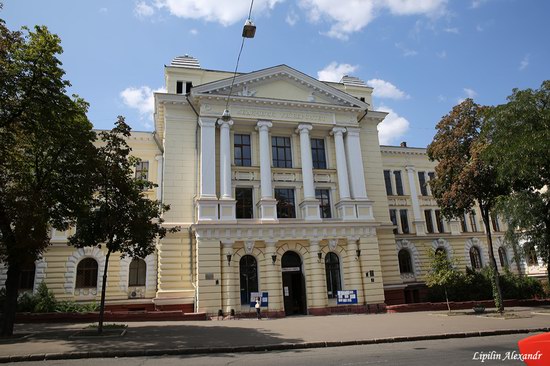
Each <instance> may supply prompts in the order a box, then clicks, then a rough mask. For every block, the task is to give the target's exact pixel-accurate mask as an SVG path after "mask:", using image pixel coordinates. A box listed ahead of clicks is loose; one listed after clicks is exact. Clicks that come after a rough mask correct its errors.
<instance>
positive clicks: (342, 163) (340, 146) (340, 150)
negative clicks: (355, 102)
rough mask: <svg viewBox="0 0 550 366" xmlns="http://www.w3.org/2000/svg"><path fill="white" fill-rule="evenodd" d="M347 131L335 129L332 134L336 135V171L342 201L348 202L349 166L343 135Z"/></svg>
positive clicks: (339, 128)
mask: <svg viewBox="0 0 550 366" xmlns="http://www.w3.org/2000/svg"><path fill="white" fill-rule="evenodd" d="M345 131H346V129H345V128H343V127H334V128H333V129H332V132H331V134H332V135H334V145H335V148H336V171H337V173H338V188H339V192H340V200H347V199H349V198H350V195H349V182H348V164H347V161H346V151H345V150H344V139H343V133H344V132H345Z"/></svg>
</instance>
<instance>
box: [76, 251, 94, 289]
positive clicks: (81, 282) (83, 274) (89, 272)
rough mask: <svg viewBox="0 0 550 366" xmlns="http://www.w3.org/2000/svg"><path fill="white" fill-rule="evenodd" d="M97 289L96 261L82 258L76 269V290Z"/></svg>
mask: <svg viewBox="0 0 550 366" xmlns="http://www.w3.org/2000/svg"><path fill="white" fill-rule="evenodd" d="M94 287H97V261H96V260H95V259H93V258H84V259H83V260H81V261H80V263H78V267H76V288H94Z"/></svg>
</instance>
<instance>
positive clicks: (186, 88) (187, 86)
mask: <svg viewBox="0 0 550 366" xmlns="http://www.w3.org/2000/svg"><path fill="white" fill-rule="evenodd" d="M192 87H193V83H192V82H190V81H188V82H186V83H185V94H188V93H191V88H192Z"/></svg>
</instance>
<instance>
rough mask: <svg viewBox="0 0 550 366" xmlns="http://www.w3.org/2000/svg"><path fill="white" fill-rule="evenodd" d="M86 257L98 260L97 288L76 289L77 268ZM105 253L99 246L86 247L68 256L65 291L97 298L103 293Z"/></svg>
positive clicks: (83, 296) (82, 296)
mask: <svg viewBox="0 0 550 366" xmlns="http://www.w3.org/2000/svg"><path fill="white" fill-rule="evenodd" d="M84 258H93V259H95V260H96V261H97V286H96V288H95V289H91V290H89V291H88V290H87V289H76V288H75V283H76V269H77V266H78V263H79V262H80V261H81V260H83V259H84ZM105 259H106V258H105V254H103V252H102V251H101V249H99V248H97V247H85V248H80V249H78V250H75V251H74V252H73V254H71V255H70V256H69V257H68V258H67V271H66V272H65V285H64V286H63V287H64V288H65V293H67V294H74V295H75V296H78V297H81V298H95V296H96V295H97V294H99V293H101V288H102V277H103V270H104V269H105Z"/></svg>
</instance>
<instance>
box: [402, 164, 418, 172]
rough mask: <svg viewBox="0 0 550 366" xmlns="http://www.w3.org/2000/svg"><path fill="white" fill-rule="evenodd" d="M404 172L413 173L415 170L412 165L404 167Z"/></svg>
mask: <svg viewBox="0 0 550 366" xmlns="http://www.w3.org/2000/svg"><path fill="white" fill-rule="evenodd" d="M405 170H406V171H409V170H412V171H413V172H414V171H415V170H416V168H415V167H414V165H406V166H405Z"/></svg>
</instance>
